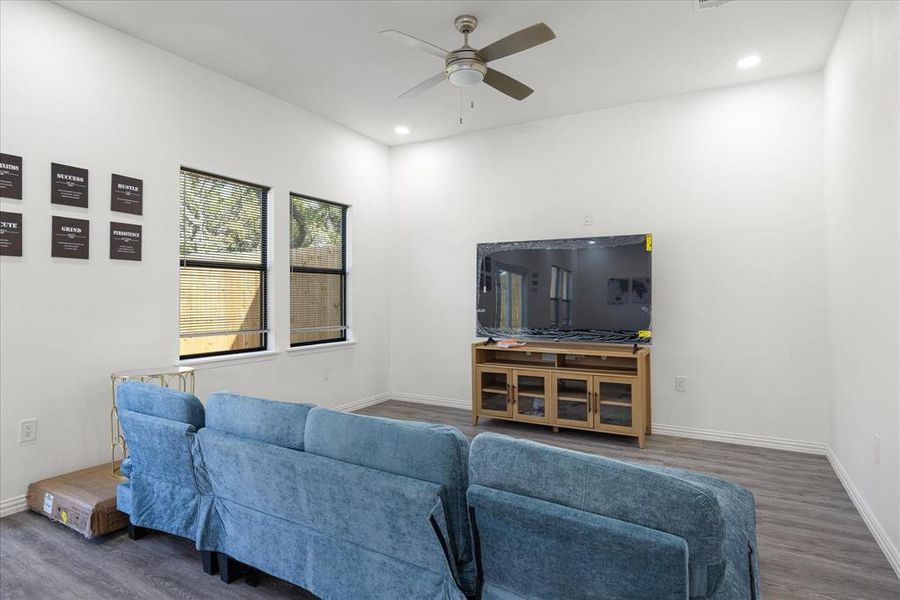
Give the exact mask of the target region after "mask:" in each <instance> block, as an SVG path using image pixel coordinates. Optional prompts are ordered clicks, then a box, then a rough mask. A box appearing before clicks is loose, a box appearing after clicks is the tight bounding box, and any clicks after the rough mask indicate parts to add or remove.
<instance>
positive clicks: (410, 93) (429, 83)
mask: <svg viewBox="0 0 900 600" xmlns="http://www.w3.org/2000/svg"><path fill="white" fill-rule="evenodd" d="M445 79H447V73H445V72H444V71H441V72H440V73H438V74H437V75H435V76H434V77H430V78H428V79H426V80H425V81H423V82H422V83H420V84H419V85H417V86H416V87H414V88H412V89H410V90H407V91H405V92H403V93H402V94H400V97H401V98H415V97H416V96H418V95H419V94H421V93H422V92H424V91H425V90H427V89H429V88H433V87H434V86H436V85H437V84H439V83H440V82H442V81H444V80H445Z"/></svg>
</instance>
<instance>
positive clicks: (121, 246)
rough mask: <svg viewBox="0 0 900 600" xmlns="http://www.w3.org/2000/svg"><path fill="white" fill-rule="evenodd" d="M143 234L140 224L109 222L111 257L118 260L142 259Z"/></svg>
mask: <svg viewBox="0 0 900 600" xmlns="http://www.w3.org/2000/svg"><path fill="white" fill-rule="evenodd" d="M142 237H143V234H142V233H141V226H140V225H131V224H129V223H115V222H111V223H110V224H109V257H110V258H113V259H117V260H141V241H142V239H141V238H142Z"/></svg>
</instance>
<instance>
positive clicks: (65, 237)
mask: <svg viewBox="0 0 900 600" xmlns="http://www.w3.org/2000/svg"><path fill="white" fill-rule="evenodd" d="M51 228H52V229H51V232H50V243H51V244H52V246H51V251H50V256H55V257H57V258H89V257H90V243H91V223H90V221H88V220H87V219H70V218H69V217H57V216H54V217H53V224H52V225H51Z"/></svg>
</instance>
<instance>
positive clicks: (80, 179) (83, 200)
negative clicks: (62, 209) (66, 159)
mask: <svg viewBox="0 0 900 600" xmlns="http://www.w3.org/2000/svg"><path fill="white" fill-rule="evenodd" d="M50 177H51V181H50V202H52V203H53V204H65V205H66V206H80V207H81V208H87V205H88V171H87V169H79V168H78V167H70V166H68V165H61V164H59V163H52V164H51V165H50Z"/></svg>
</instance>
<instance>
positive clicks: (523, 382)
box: [513, 369, 551, 423]
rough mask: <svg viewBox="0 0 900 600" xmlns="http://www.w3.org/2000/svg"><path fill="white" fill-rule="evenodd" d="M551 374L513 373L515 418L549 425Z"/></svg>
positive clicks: (526, 371)
mask: <svg viewBox="0 0 900 600" xmlns="http://www.w3.org/2000/svg"><path fill="white" fill-rule="evenodd" d="M550 379H551V376H550V372H549V371H538V370H533V371H532V370H524V369H516V370H515V371H513V391H514V393H515V399H516V401H515V405H514V409H513V410H514V413H513V416H514V417H515V418H516V419H518V420H520V421H534V422H537V423H547V422H549V420H550V404H551V398H550Z"/></svg>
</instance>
